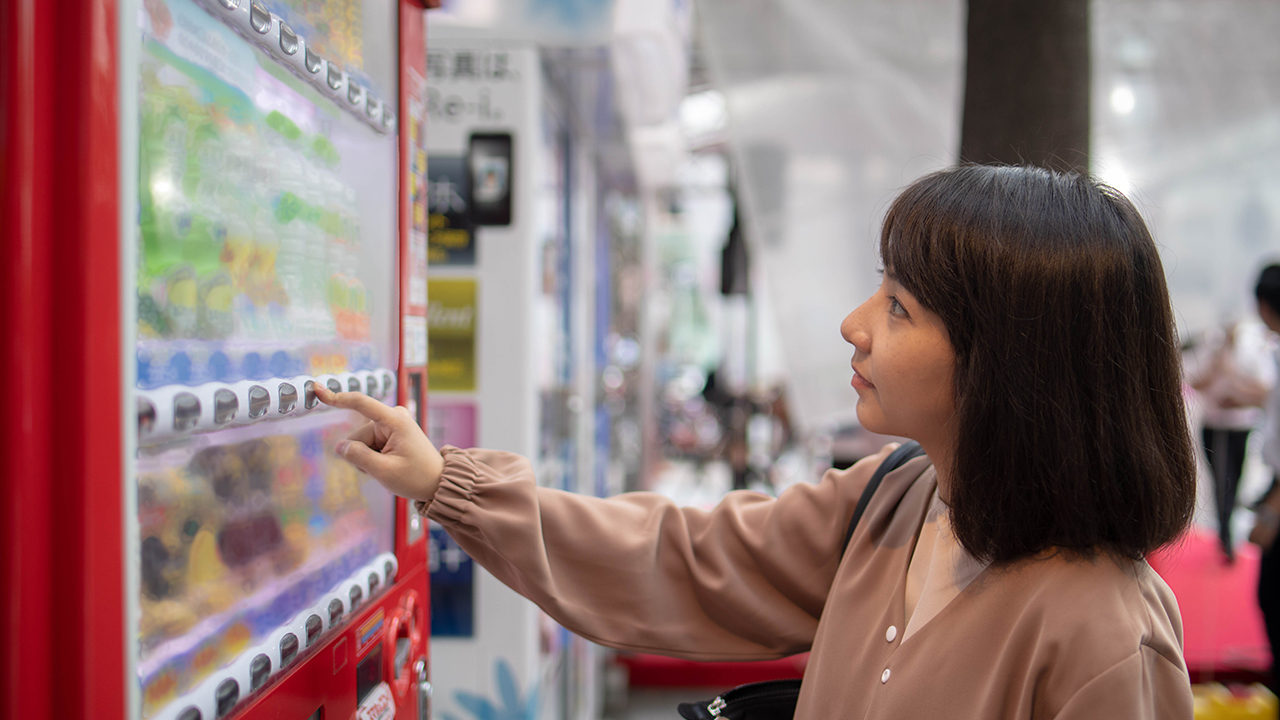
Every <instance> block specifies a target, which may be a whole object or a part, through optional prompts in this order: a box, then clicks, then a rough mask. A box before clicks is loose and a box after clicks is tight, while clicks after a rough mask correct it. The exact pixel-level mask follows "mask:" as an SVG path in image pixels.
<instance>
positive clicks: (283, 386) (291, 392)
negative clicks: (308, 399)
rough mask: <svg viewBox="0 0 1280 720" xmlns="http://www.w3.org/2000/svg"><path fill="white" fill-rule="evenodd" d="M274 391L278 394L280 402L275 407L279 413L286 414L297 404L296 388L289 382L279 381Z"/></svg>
mask: <svg viewBox="0 0 1280 720" xmlns="http://www.w3.org/2000/svg"><path fill="white" fill-rule="evenodd" d="M276 392H278V393H279V394H280V404H279V405H278V406H277V407H276V409H277V410H278V411H279V413H280V414H281V415H286V414H288V413H291V412H293V409H294V408H295V407H297V406H298V389H297V388H295V387H294V386H293V385H290V384H289V383H280V387H278V388H276Z"/></svg>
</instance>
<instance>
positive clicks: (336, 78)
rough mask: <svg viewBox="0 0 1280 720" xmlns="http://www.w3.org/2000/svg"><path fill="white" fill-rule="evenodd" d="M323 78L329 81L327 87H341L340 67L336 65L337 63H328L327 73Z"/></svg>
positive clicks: (337, 88)
mask: <svg viewBox="0 0 1280 720" xmlns="http://www.w3.org/2000/svg"><path fill="white" fill-rule="evenodd" d="M325 80H326V81H327V82H328V83H329V87H331V88H333V89H334V90H339V89H341V88H342V68H340V67H338V66H337V65H334V64H333V63H329V75H328V76H327V77H326V78H325Z"/></svg>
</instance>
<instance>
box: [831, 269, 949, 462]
mask: <svg viewBox="0 0 1280 720" xmlns="http://www.w3.org/2000/svg"><path fill="white" fill-rule="evenodd" d="M840 334H841V335H843V336H844V339H845V340H846V341H848V343H849V344H850V345H853V348H854V351H853V361H852V366H853V370H854V375H853V381H852V383H851V384H852V385H853V388H854V390H856V391H857V392H858V421H859V422H861V423H862V426H863V427H865V428H867V429H868V430H871V431H872V432H877V433H883V434H885V435H900V436H902V437H908V438H911V439H912V440H915V441H917V442H919V443H920V444H921V445H924V446H925V449H926V450H928V451H930V452H934V451H933V450H931V448H930V446H931V445H932V446H934V447H935V448H937V450H943V449H944V448H946V449H950V448H951V447H952V446H953V445H954V439H955V435H956V429H955V428H954V427H952V424H951V420H952V418H953V417H954V415H955V391H954V385H953V382H952V379H953V376H954V373H955V364H956V354H955V351H954V350H953V349H952V347H951V341H950V339H948V336H947V331H946V328H945V327H944V326H943V324H942V319H941V318H939V317H938V316H937V315H936V314H934V313H932V312H930V311H929V310H926V309H925V308H924V307H923V306H922V305H920V303H919V302H918V301H916V299H915V297H913V296H912V295H911V293H909V292H907V291H906V289H904V288H903V287H902V286H901V285H899V284H898V283H897V282H896V281H895V280H894V279H893V277H892V276H891V275H889V274H888V273H886V274H885V276H884V279H883V281H882V282H881V283H880V289H879V290H877V291H876V293H875V294H874V295H872V296H871V297H870V298H869V299H868V300H867V301H866V302H864V303H862V305H861V306H859V307H858V309H856V310H854V311H853V312H851V313H849V316H848V317H846V318H845V319H844V322H842V323H841V324H840Z"/></svg>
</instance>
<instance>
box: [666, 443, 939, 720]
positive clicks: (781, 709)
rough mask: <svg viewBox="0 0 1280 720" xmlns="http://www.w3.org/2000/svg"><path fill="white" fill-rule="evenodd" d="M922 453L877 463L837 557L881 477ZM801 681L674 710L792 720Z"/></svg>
mask: <svg viewBox="0 0 1280 720" xmlns="http://www.w3.org/2000/svg"><path fill="white" fill-rule="evenodd" d="M923 454H924V450H923V449H921V448H920V444H919V443H917V442H915V441H910V442H905V443H903V444H902V445H901V446H899V447H898V449H896V450H894V451H893V452H892V453H889V457H887V458H885V459H884V462H882V463H880V467H878V468H876V471H875V474H873V475H872V476H871V481H870V482H868V483H867V487H866V489H865V490H863V491H862V496H861V497H860V498H858V506H857V507H856V508H854V510H853V518H852V519H851V520H850V521H849V530H848V531H847V532H845V534H844V545H843V546H842V547H841V548H840V554H841V555H844V551H845V550H848V549H849V541H850V540H851V539H853V530H854V528H856V527H858V520H860V519H861V518H862V513H863V512H865V511H866V509H867V503H869V502H871V496H872V495H874V494H875V492H876V488H878V487H880V482H881V481H882V480H884V476H885V475H888V474H889V473H891V472H893V471H894V470H897V469H898V468H900V467H902V465H903V464H904V463H906V462H907V461H908V460H911V459H912V458H917V457H920V456H921V455H923ZM800 682H801V681H800V680H798V679H794V678H789V679H786V680H765V681H763V682H754V683H747V684H746V685H739V686H737V687H735V688H733V689H732V690H729V691H728V692H724V693H721V694H720V695H719V696H718V697H716V698H714V699H711V700H703V701H700V702H691V703H680V705H679V706H678V707H677V708H676V709H677V710H679V712H680V716H681V717H683V718H684V719H685V720H720V719H722V718H723V719H725V720H791V718H793V717H794V716H795V714H796V699H797V698H798V697H799V696H800Z"/></svg>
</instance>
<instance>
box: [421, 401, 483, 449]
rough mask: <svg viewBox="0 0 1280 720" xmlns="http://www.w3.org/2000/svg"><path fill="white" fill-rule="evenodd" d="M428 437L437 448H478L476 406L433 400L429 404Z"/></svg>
mask: <svg viewBox="0 0 1280 720" xmlns="http://www.w3.org/2000/svg"><path fill="white" fill-rule="evenodd" d="M427 437H429V438H431V442H433V443H435V445H436V447H443V446H445V445H453V446H454V447H460V448H469V447H475V446H476V405H475V403H473V402H453V403H451V402H447V401H443V400H438V399H435V398H432V400H431V402H429V403H427Z"/></svg>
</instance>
